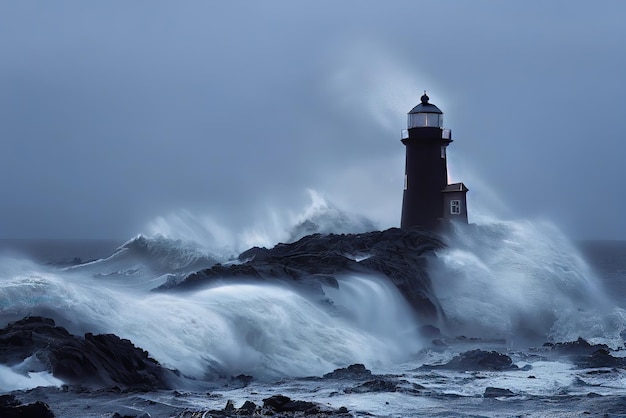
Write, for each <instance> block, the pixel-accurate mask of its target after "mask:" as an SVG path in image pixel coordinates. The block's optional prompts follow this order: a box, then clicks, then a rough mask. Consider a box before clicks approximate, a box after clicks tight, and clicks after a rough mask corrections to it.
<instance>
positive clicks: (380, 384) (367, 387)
mask: <svg viewBox="0 0 626 418" xmlns="http://www.w3.org/2000/svg"><path fill="white" fill-rule="evenodd" d="M397 390H398V387H397V385H396V384H395V383H394V382H392V381H390V380H385V379H375V380H370V381H368V382H365V383H362V384H360V385H358V386H355V387H353V388H351V389H345V390H344V392H346V393H371V392H376V393H377V392H396V391H397Z"/></svg>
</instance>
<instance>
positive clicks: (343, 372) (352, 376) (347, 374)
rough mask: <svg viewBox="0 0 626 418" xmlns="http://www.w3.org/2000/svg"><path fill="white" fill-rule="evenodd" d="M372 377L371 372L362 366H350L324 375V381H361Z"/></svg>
mask: <svg viewBox="0 0 626 418" xmlns="http://www.w3.org/2000/svg"><path fill="white" fill-rule="evenodd" d="M370 377H372V372H371V371H370V370H367V369H366V368H365V366H364V365H363V364H352V365H350V366H348V367H344V368H340V369H335V370H334V371H332V372H330V373H326V374H325V375H324V379H338V380H363V379H369V378H370Z"/></svg>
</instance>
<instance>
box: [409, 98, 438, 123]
mask: <svg viewBox="0 0 626 418" xmlns="http://www.w3.org/2000/svg"><path fill="white" fill-rule="evenodd" d="M429 99H430V98H429V97H428V96H427V95H426V92H424V95H423V96H422V97H421V103H420V104H418V105H417V106H415V107H414V108H413V109H411V111H410V112H409V121H408V122H409V123H408V126H409V129H411V128H424V127H436V128H442V127H443V112H442V111H441V110H440V109H439V108H438V107H437V106H435V105H434V104H432V103H428V100H429Z"/></svg>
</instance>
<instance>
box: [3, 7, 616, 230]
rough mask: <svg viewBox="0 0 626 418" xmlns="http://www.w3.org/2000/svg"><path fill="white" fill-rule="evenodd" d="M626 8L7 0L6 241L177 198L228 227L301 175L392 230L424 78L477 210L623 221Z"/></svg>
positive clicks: (168, 204) (94, 226) (301, 182)
mask: <svg viewBox="0 0 626 418" xmlns="http://www.w3.org/2000/svg"><path fill="white" fill-rule="evenodd" d="M546 3H548V4H546ZM625 18H626V2H621V1H613V2H609V1H603V2H597V3H594V5H593V7H591V6H590V3H588V2H582V1H567V2H565V1H563V2H561V1H553V2H542V1H527V2H496V1H472V2H469V1H468V2H464V1H456V2H447V1H437V2H431V1H429V2H426V1H423V2H422V1H415V0H410V1H391V2H380V1H376V2H374V1H344V2H337V1H319V0H317V1H315V2H313V1H310V2H293V1H267V2H258V1H228V2H217V1H215V2H208V1H186V2H161V1H157V2H154V1H149V2H148V1H143V2H141V1H134V2H123V1H108V2H81V1H73V2H69V1H55V2H48V1H35V2H32V1H1V2H0V179H1V181H2V183H1V184H2V186H1V187H2V188H1V193H2V199H1V200H0V237H12V238H15V237H110V238H128V237H130V236H132V235H134V234H135V233H137V232H141V231H142V230H143V229H144V228H145V225H146V224H147V223H148V222H150V220H151V219H154V218H155V217H158V216H164V215H167V214H168V213H172V212H176V211H179V210H181V209H185V210H188V211H191V212H193V213H198V214H200V215H205V214H210V215H211V216H213V217H214V218H215V219H216V221H217V222H220V223H222V224H224V225H225V226H226V227H234V226H235V225H244V224H252V223H254V222H258V221H259V220H260V219H263V217H264V216H265V215H264V214H266V213H267V211H268V210H269V209H271V208H283V209H284V208H290V209H293V210H297V208H299V207H302V206H303V205H304V204H306V202H307V199H308V198H307V194H306V189H307V188H312V189H315V190H318V191H319V192H321V193H322V194H324V195H326V196H327V197H328V198H329V199H330V200H331V201H334V202H336V204H337V205H339V206H340V207H344V208H346V209H348V210H352V211H354V212H357V213H362V214H365V215H367V216H369V217H371V218H373V219H374V220H375V221H377V222H379V224H380V226H381V227H387V226H392V225H394V223H395V224H397V223H399V217H400V205H401V198H402V178H403V170H404V167H403V165H404V161H403V156H404V147H403V146H402V144H401V143H400V141H399V139H400V131H401V129H403V128H405V125H406V113H407V112H408V111H409V110H410V109H411V108H412V107H413V106H414V105H415V104H417V103H418V101H419V96H420V95H421V94H422V90H424V89H426V90H428V92H429V95H430V97H431V102H433V103H435V104H436V105H437V106H439V107H440V108H441V109H442V110H443V111H444V113H445V125H446V126H447V127H449V128H451V129H452V131H453V138H454V139H455V142H454V143H453V144H452V145H451V147H450V150H449V154H448V155H449V160H450V170H451V175H452V177H453V178H452V180H462V181H464V182H465V183H466V184H467V186H468V187H469V188H470V194H469V203H470V205H472V207H470V218H471V217H472V212H471V211H472V210H474V214H479V213H480V214H484V213H487V212H489V211H492V212H493V213H494V214H495V215H497V216H499V217H501V218H520V217H523V218H531V219H540V218H541V219H542V218H547V219H552V220H554V221H555V222H556V223H557V224H558V225H559V226H561V227H562V228H564V229H565V230H566V231H567V232H568V233H569V234H570V235H572V236H573V237H576V238H621V239H626V217H624V216H623V214H622V208H623V207H624V206H625V204H626V202H625V198H624V196H625V194H624V193H623V192H621V191H620V189H621V187H620V185H621V183H622V181H623V180H624V178H625V174H626V168H625V166H624V163H623V160H624V155H626V144H624V135H623V127H622V122H623V121H624V117H623V112H624V108H625V105H624V97H626V82H625V78H624V77H625V74H626V42H624V40H626V25H624V19H625ZM283 209H281V210H283ZM470 220H471V219H470Z"/></svg>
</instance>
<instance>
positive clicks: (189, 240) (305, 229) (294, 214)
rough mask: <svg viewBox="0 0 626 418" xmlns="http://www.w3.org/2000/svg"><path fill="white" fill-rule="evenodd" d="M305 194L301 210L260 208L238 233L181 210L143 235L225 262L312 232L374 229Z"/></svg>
mask: <svg viewBox="0 0 626 418" xmlns="http://www.w3.org/2000/svg"><path fill="white" fill-rule="evenodd" d="M307 194H308V196H309V199H310V202H309V204H308V205H307V206H305V207H304V208H300V209H299V210H290V209H285V208H280V209H278V208H266V209H265V210H262V209H261V210H259V214H260V216H261V218H260V219H255V220H252V221H251V222H250V223H249V224H247V225H244V226H243V227H242V228H241V229H239V230H228V229H226V228H224V227H222V226H221V223H220V222H219V219H218V218H216V217H213V216H211V215H209V214H198V213H192V212H190V211H188V210H180V211H177V212H173V213H170V214H169V215H166V216H160V217H157V218H156V219H154V220H153V221H151V222H150V223H149V224H148V227H147V229H148V233H147V234H146V236H147V237H148V238H165V239H170V240H175V241H180V242H181V243H185V245H195V246H197V247H198V248H201V249H204V250H205V251H207V252H208V253H209V254H211V255H213V256H215V257H217V258H221V259H228V258H233V257H236V256H237V255H238V254H239V253H241V252H243V251H245V250H247V249H248V248H251V247H254V246H259V247H268V248H270V247H273V246H274V245H276V244H277V243H279V242H293V241H296V240H298V239H300V238H302V237H303V236H305V235H309V234H313V233H321V234H330V233H335V234H341V233H344V234H349V233H360V232H368V231H373V230H376V229H377V227H376V223H375V222H372V221H371V220H369V219H367V218H366V217H364V216H361V215H358V214H354V213H351V212H349V211H346V210H343V209H341V208H339V207H337V206H336V205H334V204H333V203H331V202H329V201H328V200H327V199H326V198H325V197H324V196H323V195H322V194H321V193H319V192H317V191H315V190H312V189H307Z"/></svg>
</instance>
